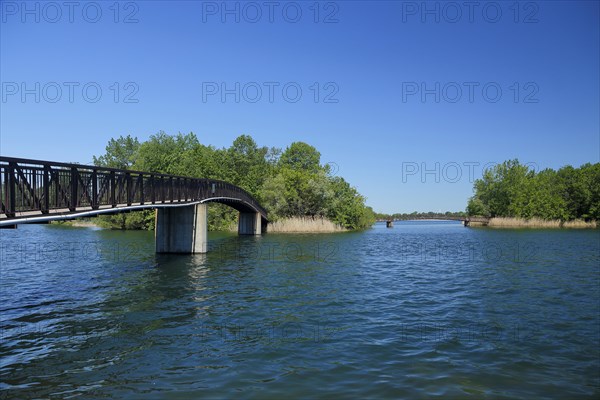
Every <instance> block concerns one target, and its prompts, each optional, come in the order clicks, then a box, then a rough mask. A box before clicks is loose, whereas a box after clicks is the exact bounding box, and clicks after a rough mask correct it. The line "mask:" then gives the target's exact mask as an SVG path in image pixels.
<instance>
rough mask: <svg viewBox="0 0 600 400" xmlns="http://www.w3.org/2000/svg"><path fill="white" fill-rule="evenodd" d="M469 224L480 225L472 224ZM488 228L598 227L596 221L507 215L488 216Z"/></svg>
mask: <svg viewBox="0 0 600 400" xmlns="http://www.w3.org/2000/svg"><path fill="white" fill-rule="evenodd" d="M471 226H482V225H473V224H471ZM485 226H488V227H490V228H567V229H595V228H597V227H598V223H597V221H589V222H586V221H584V220H581V219H576V220H573V221H561V220H557V219H554V220H544V219H540V218H531V219H524V218H508V217H496V218H490V220H489V221H488V223H487V225H485Z"/></svg>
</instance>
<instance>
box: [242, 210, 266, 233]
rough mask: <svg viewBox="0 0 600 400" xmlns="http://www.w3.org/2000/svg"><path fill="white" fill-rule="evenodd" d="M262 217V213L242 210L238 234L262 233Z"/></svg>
mask: <svg viewBox="0 0 600 400" xmlns="http://www.w3.org/2000/svg"><path fill="white" fill-rule="evenodd" d="M261 234H262V217H261V215H260V213H257V212H252V213H246V212H240V216H239V219H238V235H261Z"/></svg>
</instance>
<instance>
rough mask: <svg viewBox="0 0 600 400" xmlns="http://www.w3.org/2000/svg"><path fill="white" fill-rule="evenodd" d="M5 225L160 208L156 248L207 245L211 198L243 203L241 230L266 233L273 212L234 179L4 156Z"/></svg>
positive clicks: (0, 184)
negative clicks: (177, 174)
mask: <svg viewBox="0 0 600 400" xmlns="http://www.w3.org/2000/svg"><path fill="white" fill-rule="evenodd" d="M0 199H1V209H0V228H6V227H16V225H18V224H23V223H42V222H48V221H59V220H69V219H75V218H81V217H93V216H96V215H101V214H114V213H123V212H130V211H137V210H146V209H155V210H156V226H155V241H156V252H157V253H187V254H190V253H206V252H207V225H208V224H207V203H211V202H215V203H222V204H226V205H228V206H230V207H232V208H234V209H236V210H238V211H239V219H238V234H240V235H260V234H261V233H262V231H263V229H264V228H265V227H266V224H267V222H268V219H267V212H266V210H265V209H264V208H263V207H261V205H260V204H259V203H258V202H257V201H256V200H255V199H254V198H253V197H252V196H251V195H250V194H249V193H248V192H246V191H245V190H243V189H241V188H239V187H237V186H235V185H232V184H230V183H228V182H224V181H219V180H214V179H196V178H190V177H184V176H175V175H167V174H159V173H151V172H141V171H131V170H123V169H116V168H106V167H97V166H88V165H81V164H69V163H61V162H50V161H40V160H29V159H23V158H13V157H0Z"/></svg>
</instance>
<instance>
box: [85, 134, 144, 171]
mask: <svg viewBox="0 0 600 400" xmlns="http://www.w3.org/2000/svg"><path fill="white" fill-rule="evenodd" d="M139 148H140V142H139V141H138V139H137V138H132V137H131V136H130V135H127V137H123V136H119V138H118V139H110V140H109V141H108V144H107V145H106V148H105V149H106V153H105V154H104V155H101V156H100V157H96V156H92V157H93V162H94V165H96V166H99V167H109V168H119V169H130V168H131V167H132V166H133V165H134V164H135V161H136V159H137V152H138V150H139Z"/></svg>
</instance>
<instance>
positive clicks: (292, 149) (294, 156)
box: [279, 142, 323, 173]
mask: <svg viewBox="0 0 600 400" xmlns="http://www.w3.org/2000/svg"><path fill="white" fill-rule="evenodd" d="M320 163H321V153H319V152H318V151H317V149H315V148H314V147H313V146H311V145H309V144H306V143H304V142H294V143H292V144H291V145H290V146H289V147H288V148H287V149H285V151H284V152H283V154H281V158H280V159H279V166H280V167H283V168H291V169H294V170H297V171H305V172H309V173H316V172H317V171H319V170H321V169H323V168H322V167H321V164H320Z"/></svg>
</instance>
